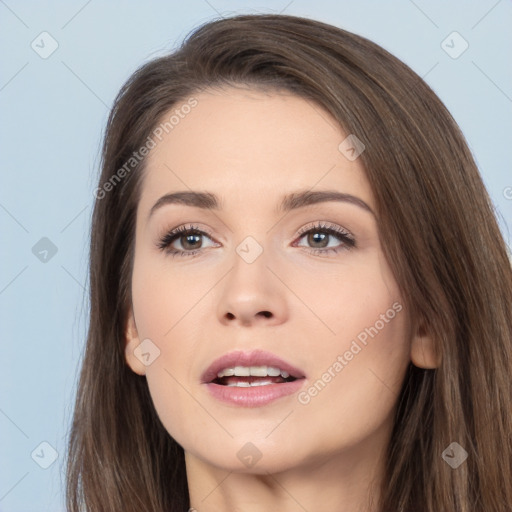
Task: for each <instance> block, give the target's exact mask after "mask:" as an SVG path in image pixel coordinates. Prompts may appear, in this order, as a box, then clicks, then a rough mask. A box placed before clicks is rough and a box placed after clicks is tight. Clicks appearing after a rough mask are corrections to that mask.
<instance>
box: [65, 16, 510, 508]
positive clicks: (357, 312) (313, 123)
mask: <svg viewBox="0 0 512 512" xmlns="http://www.w3.org/2000/svg"><path fill="white" fill-rule="evenodd" d="M95 195H96V205H95V210H94V216H93V221H92V235H91V236H92V238H91V262H90V265H91V266H90V290H91V313H90V315H91V316H90V328H89V336H88V340H87V347H86V353H85V358H84V362H83V368H82V373H81V377H80V383H79V389H78V394H77V401H76V405H75V413H74V421H73V426H72V431H71V435H70V443H69V457H68V474H67V485H68V496H67V500H68V501H67V504H68V509H69V510H70V511H78V510H82V509H83V510H91V511H95V510H109V511H119V510H123V511H132V510H133V511H142V510H147V511H150V510H151V511H162V512H163V511H166V512H168V511H179V512H182V511H184V510H187V508H189V507H192V508H193V509H195V510H198V511H199V512H203V511H205V512H208V511H221V510H222V511H224V510H225V511H228V510H229V511H232V510H244V511H260V510H261V511H263V510H281V511H295V510H318V509H325V510H333V511H334V510H336V511H339V510H351V511H352V510H360V511H371V512H384V511H386V512H387V511H393V512H396V511H410V512H420V511H421V512H434V511H439V510H450V511H454V512H455V511H456V512H469V511H471V512H503V511H505V510H510V504H511V503H512V438H511V432H512V413H511V411H512V392H511V391H512V390H511V387H512V386H511V381H510V377H509V376H510V370H511V369H512V342H511V339H512V312H511V309H510V304H511V301H512V270H511V266H510V262H509V260H508V258H507V252H506V247H505V243H504V241H503V238H502V236H501V234H500V232H499V228H498V225H497V223H496V220H495V217H494V214H493V209H492V204H491V201H490V199H489V196H488V194H487V192H486V190H485V188H484V185H483V183H482V180H481V178H480V176H479V174H478V170H477V168H476V165H475V162H474V160H473V158H472V156H471V154H470V151H469V150H468V147H467V145H466V143H465V140H464V137H463V135H462V134H461V132H460V130H459V128H458V127H457V125H456V123H455V122H454V120H453V119H452V117H451V116H450V114H449V113H448V111H447V110H446V108H445V107H444V106H443V104H442V103H441V102H440V100H439V99H438V98H437V96H436V95H435V94H434V93H433V92H432V90H431V89H430V88H429V87H428V86H427V85H426V84H425V83H424V82H423V81H422V80H421V79H420V78H419V77H418V76H417V75H416V74H415V73H414V72H413V71H412V70H410V69H409V68H408V67H407V66H405V65H404V64H403V63H402V62H400V61H399V60H397V59H396V58H395V57H393V56H392V55H390V54H389V53H388V52H386V51H385V50H384V49H382V48H380V47H379V46H377V45H375V44H374V43H372V42H370V41H368V40H367V39H364V38H362V37H359V36H357V35H354V34H351V33H349V32H346V31H344V30H341V29H339V28H336V27H333V26H329V25H327V24H323V23H320V22H317V21H312V20H308V19H303V18H298V17H293V16H285V15H242V16H236V17H232V18H228V19H222V20H218V21H214V22H212V23H208V24H206V25H204V26H202V27H201V28H199V29H198V30H197V31H195V32H194V33H193V34H192V35H191V36H190V37H189V38H188V39H187V41H185V43H184V44H183V45H182V47H181V48H180V49H179V50H178V51H176V52H175V53H173V54H171V55H169V56H166V57H162V58H159V59H156V60H154V61H152V62H149V63H148V64H145V65H144V66H143V67H141V68H140V69H139V70H138V71H137V72H136V73H135V74H134V75H133V76H132V77H131V78H130V79H129V81H128V82H127V83H126V84H125V85H124V87H123V88H122V90H121V92H120V93H119V95H118V97H117V99H116V101H115V105H114V107H113V109H112V113H111V115H110V118H109V121H108V126H107V131H106V135H105V142H104V148H103V166H102V174H101V177H100V180H99V184H98V188H97V189H96V191H95ZM81 506H82V507H85V508H80V507H81Z"/></svg>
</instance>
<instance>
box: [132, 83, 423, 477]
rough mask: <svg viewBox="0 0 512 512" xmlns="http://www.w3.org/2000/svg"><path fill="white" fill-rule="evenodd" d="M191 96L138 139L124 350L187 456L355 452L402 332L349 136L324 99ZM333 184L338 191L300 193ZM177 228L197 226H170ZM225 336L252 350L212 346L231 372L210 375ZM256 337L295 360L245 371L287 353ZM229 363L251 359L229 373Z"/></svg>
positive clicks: (393, 384) (254, 460)
mask: <svg viewBox="0 0 512 512" xmlns="http://www.w3.org/2000/svg"><path fill="white" fill-rule="evenodd" d="M194 98H195V100H196V101H195V102H194V101H190V102H189V103H187V102H183V104H182V105H185V104H188V105H193V107H191V108H184V107H180V105H177V106H176V108H175V109H173V112H174V111H175V110H178V113H179V115H177V116H176V117H175V119H174V122H173V123H172V129H169V127H170V126H171V125H170V124H169V125H167V131H168V133H166V131H165V129H164V130H163V135H162V133H161V132H162V130H160V131H158V132H157V133H158V135H159V136H158V137H155V138H154V141H155V142H156V147H154V148H153V149H152V150H151V152H150V155H149V157H148V161H147V169H146V174H145V176H144V181H143V185H142V192H141V199H140V203H139V206H138V211H137V223H136V244H135V260H134V268H133V276H132V294H133V319H134V322H133V321H132V319H131V320H130V322H129V325H128V326H127V345H126V357H127V362H128V364H129V365H130V367H131V368H132V369H133V371H135V372H136V373H138V374H140V375H144V374H145V375H146V377H147V382H148V386H149V390H150V393H151V396H152V399H153V402H154V405H155V408H156V410H157V412H158V415H159V417H160V419H161V421H162V423H163V425H164V426H165V428H166V429H167V431H168V432H169V434H170V435H171V436H172V437H173V438H174V439H176V440H177V442H178V443H179V444H180V445H181V446H183V448H184V449H185V451H186V453H187V457H188V459H187V461H192V460H195V461H200V462H201V463H202V464H207V465H210V466H215V467H218V468H223V469H227V470H231V471H238V472H253V473H265V472H266V471H269V472H276V471H281V470H284V469H286V468H291V467H297V466H307V465H312V464H315V465H317V464H320V463H322V462H323V461H327V460H333V459H334V460H336V459H337V458H338V457H339V458H340V460H341V457H343V460H345V461H350V463H349V464H350V468H349V467H348V466H347V469H350V470H354V469H355V468H356V467H357V466H358V464H362V461H363V460H366V459H367V458H368V456H371V457H373V458H375V457H376V456H377V455H378V454H379V453H380V450H381V449H382V447H383V446H384V445H385V444H386V442H387V440H388V436H389V433H390V428H391V426H392V421H393V420H392V415H393V412H394V406H395V404H396V401H397V395H398V393H399V390H400V387H401V383H402V381H403V378H404V374H405V371H406V368H407V366H408V364H409V362H410V360H411V347H412V346H413V344H412V343H411V342H412V337H411V335H410V333H409V320H408V317H407V312H406V309H405V306H404V305H403V304H402V298H401V296H400V292H399V289H398V287H397V283H396V282H395V279H394V277H393V275H392V273H391V271H390V268H389V266H388V264H387V262H386V260H385V258H384V255H383V252H382V248H381V244H380V241H379V232H378V230H377V219H376V217H375V215H374V213H372V211H373V212H375V207H374V198H373V196H372V192H371V189H370V186H369V183H368V181H367V179H366V177H365V172H364V169H363V167H362V163H361V159H360V158H357V151H358V150H361V149H362V148H361V147H360V146H359V147H357V146H356V148H355V150H354V151H352V150H350V147H351V146H350V143H351V141H352V142H353V139H349V140H347V141H345V142H343V141H344V140H345V139H346V138H347V136H348V135H349V134H345V133H343V132H342V131H341V129H340V127H339V126H338V125H337V124H336V122H335V120H334V119H333V118H332V117H331V116H330V115H329V114H328V113H327V112H326V111H325V110H323V109H322V108H321V107H319V106H318V105H316V104H314V103H312V102H309V101H306V100H304V99H301V98H299V97H297V96H294V95H291V94H280V93H279V94H278V93H264V92H258V91H256V90H242V89H234V88H233V89H225V90H224V91H215V92H214V91H210V92H203V93H200V94H197V95H195V96H194ZM173 112H171V113H169V115H168V116H166V120H168V118H169V117H170V115H171V114H172V113H173ZM176 120H177V121H176ZM160 138H161V140H159V139H160ZM363 142H364V141H363ZM342 143H343V144H342ZM340 144H341V146H340ZM352 146H353V144H352ZM326 191H333V192H336V193H338V194H340V195H339V196H338V198H337V199H335V198H334V197H333V196H330V197H329V196H327V197H326V198H327V199H328V200H325V198H324V200H319V201H314V202H311V201H307V200H305V199H307V198H308V197H309V198H316V199H321V196H320V194H322V193H325V192H326ZM177 192H183V193H187V194H192V193H196V192H197V193H199V192H200V193H203V194H206V193H207V194H212V195H215V196H216V199H217V205H216V207H215V208H212V207H211V206H212V204H210V203H212V201H211V196H209V197H210V200H209V201H204V200H203V201H202V203H201V201H199V200H197V201H196V202H195V205H193V204H192V200H191V201H190V203H189V204H185V202H184V201H181V202H177V201H172V200H171V199H170V198H168V199H167V200H161V198H162V197H164V196H166V195H169V194H175V193H177ZM304 193H306V194H307V195H306V196H302V195H301V194H304ZM182 197H183V196H182ZM188 197H189V199H190V197H192V196H190V195H189V196H188ZM284 198H287V200H286V201H285V203H284V208H283V200H284ZM301 198H302V199H301ZM159 200H160V201H159ZM157 202H158V203H159V204H158V205H157V206H156V207H154V205H156V204H157ZM177 228H184V229H186V230H189V229H193V230H195V231H192V233H187V232H186V231H184V232H179V233H178V234H177V236H176V237H174V238H173V236H172V235H171V236H169V233H170V232H172V231H174V230H175V229H177ZM326 230H328V231H326ZM329 230H330V231H329ZM198 232H199V233H198ZM337 233H338V234H337ZM166 237H167V239H165V238H166ZM162 240H164V241H162ZM163 245H165V247H161V246H163ZM141 343H142V345H141ZM234 351H241V352H243V353H245V354H246V355H248V356H249V358H248V359H244V360H240V361H238V362H239V363H240V362H241V363H245V364H238V365H237V364H236V360H233V361H224V362H221V363H220V366H221V368H222V369H224V368H227V369H228V371H227V373H228V375H227V376H225V377H224V378H223V379H222V380H219V381H217V382H218V383H211V380H212V378H210V379H209V380H208V382H203V380H204V377H205V375H204V373H205V371H206V370H207V369H208V368H209V367H210V365H211V364H212V363H213V362H214V361H215V360H216V359H218V358H219V357H221V356H224V355H226V354H230V353H232V352H234ZM253 351H265V352H269V353H271V354H273V355H274V356H276V357H278V358H280V359H281V360H284V361H285V362H286V363H288V364H289V365H291V366H292V367H294V368H295V370H294V372H295V374H296V375H295V376H296V377H302V378H297V380H295V381H294V383H293V384H289V383H284V382H280V383H277V382H278V381H282V380H283V378H282V377H275V378H274V379H270V378H269V377H267V378H265V377H258V376H257V375H255V376H253V379H250V378H248V377H247V376H244V375H240V374H244V373H247V372H248V373H251V368H249V370H247V369H246V368H247V367H249V366H251V367H252V366H263V367H264V368H263V369H262V368H259V369H257V370H254V368H253V369H252V373H255V374H257V373H258V371H259V372H263V373H260V375H265V374H266V373H269V371H268V370H267V372H265V366H270V367H274V368H275V367H278V369H279V370H282V369H283V368H280V364H278V363H276V361H272V360H271V359H270V356H268V357H267V356H263V359H259V360H256V359H251V358H250V356H251V352H253ZM265 362H267V363H268V364H265ZM251 363H257V364H251ZM235 366H243V367H244V368H238V369H235V371H236V373H235V375H234V376H231V377H230V378H228V377H229V373H230V372H231V373H232V371H231V370H229V368H235ZM281 366H284V363H282V365H281ZM273 371H274V370H272V369H271V370H270V373H272V372H273ZM237 374H238V375H237ZM284 375H286V374H284ZM292 375H293V373H292ZM237 377H238V378H237ZM251 380H252V381H253V384H260V385H251V382H250V381H251ZM268 382H272V383H271V384H268V386H267V383H268ZM227 383H229V384H231V385H229V386H228V385H226V384H227ZM247 386H249V387H247ZM280 386H282V387H280ZM221 396H222V397H224V398H225V399H221V398H220V397H221ZM226 397H227V398H226ZM347 463H348V462H347Z"/></svg>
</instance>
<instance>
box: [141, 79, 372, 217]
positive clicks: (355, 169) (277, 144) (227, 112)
mask: <svg viewBox="0 0 512 512" xmlns="http://www.w3.org/2000/svg"><path fill="white" fill-rule="evenodd" d="M192 97H193V98H194V99H195V106H194V107H193V108H191V109H184V110H183V112H185V111H186V112H188V113H186V114H184V113H183V112H182V114H181V116H179V117H177V116H175V118H174V123H173V125H172V128H170V129H169V127H168V130H167V131H168V133H163V135H162V136H161V140H156V143H157V144H156V146H155V147H154V148H153V149H152V150H151V152H150V154H149V156H148V161H147V166H146V174H145V176H144V181H143V188H142V198H141V203H143V202H148V204H145V205H144V207H145V208H146V209H148V208H150V207H151V205H149V201H150V200H156V199H157V198H158V197H160V196H161V195H162V194H164V193H168V192H171V191H173V190H186V189H187V188H188V189H194V190H197V189H202V190H209V191H213V192H215V193H216V194H217V195H219V196H220V197H222V198H224V197H244V198H245V199H246V201H249V202H250V201H259V202H261V201H264V200H265V201H266V200H268V198H269V197H270V195H273V194H275V195H276V197H278V196H279V197H282V195H283V194H284V193H286V192H287V191H294V190H297V189H313V190H314V188H315V187H318V188H336V189H339V190H340V191H342V192H345V193H353V194H358V195H359V197H361V198H362V199H363V200H364V201H366V202H368V203H371V191H370V187H369V185H368V183H367V181H366V177H365V173H364V168H363V166H362V164H361V163H360V161H359V160H358V159H356V160H354V161H350V160H348V159H347V158H346V157H345V156H344V155H343V154H342V153H341V152H340V150H339V145H340V143H341V142H342V141H343V140H344V139H345V138H346V136H347V134H345V133H343V131H342V129H341V127H340V126H339V124H338V123H337V122H336V120H335V119H334V118H333V117H332V116H331V115H330V114H329V113H328V112H327V111H326V110H325V109H323V108H322V107H321V106H320V105H318V104H316V103H314V102H312V101H310V100H307V99H303V98H301V97H299V96H296V95H293V94H291V93H286V92H265V91H260V90H251V89H239V88H229V89H224V90H215V91H214V90H212V91H207V92H201V93H198V94H194V95H192ZM187 101H188V100H185V101H184V102H183V103H181V104H176V105H175V106H174V107H173V108H172V109H171V112H170V113H168V114H166V115H165V116H164V117H163V121H164V122H165V121H166V120H168V119H169V118H170V115H171V114H172V112H175V111H176V109H178V111H179V109H180V105H184V104H186V103H187ZM176 121H177V122H176ZM160 126H161V125H160ZM142 206H143V205H142V204H141V207H142Z"/></svg>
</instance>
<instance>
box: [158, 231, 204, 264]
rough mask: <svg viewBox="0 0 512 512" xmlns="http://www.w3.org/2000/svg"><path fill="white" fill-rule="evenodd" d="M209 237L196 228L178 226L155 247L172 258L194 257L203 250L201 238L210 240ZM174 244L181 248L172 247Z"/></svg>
mask: <svg viewBox="0 0 512 512" xmlns="http://www.w3.org/2000/svg"><path fill="white" fill-rule="evenodd" d="M211 236H212V235H211V234H210V233H207V232H205V231H203V230H201V229H199V228H198V227H197V226H192V225H190V226H188V227H187V226H180V227H178V228H176V229H173V230H172V231H169V232H168V233H166V234H165V235H164V236H163V237H162V238H161V239H160V241H159V242H158V244H157V245H158V248H159V249H161V250H162V251H166V252H167V253H169V254H171V255H172V256H194V255H196V254H198V253H199V252H200V250H201V249H203V243H202V238H203V237H207V238H210V240H211ZM175 242H178V243H179V244H180V245H181V248H176V247H173V244H174V243H175Z"/></svg>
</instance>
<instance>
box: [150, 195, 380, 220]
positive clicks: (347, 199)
mask: <svg viewBox="0 0 512 512" xmlns="http://www.w3.org/2000/svg"><path fill="white" fill-rule="evenodd" d="M329 201H336V202H343V203H350V204H354V205H356V206H359V207H360V208H362V209H363V210H366V211H368V212H369V213H371V214H372V215H375V213H374V212H373V210H372V209H371V208H370V207H369V206H368V204H367V203H365V202H364V201H363V200H362V199H360V198H359V197H356V196H353V195H351V194H345V193H343V192H338V191H336V190H319V191H315V192H313V191H310V190H304V191H298V192H293V193H291V194H287V195H285V196H284V197H283V198H282V199H281V202H280V204H279V205H278V207H277V208H276V210H275V213H276V214H280V213H286V212H289V211H291V210H297V209H299V208H304V207H306V206H311V205H315V204H319V203H325V202H329ZM168 204H183V205H185V206H192V207H195V208H202V209H204V210H216V211H218V210H221V209H222V207H221V201H220V200H219V198H218V197H217V196H216V195H215V194H213V193H211V192H196V191H191V190H188V191H182V192H173V193H172V194H166V195H164V196H162V197H161V198H160V199H158V201H157V202H156V203H155V204H154V205H153V207H152V208H151V210H150V211H149V215H148V221H149V219H150V218H151V216H152V215H153V214H154V213H155V211H156V210H158V209H159V208H161V207H163V206H165V205H168Z"/></svg>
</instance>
